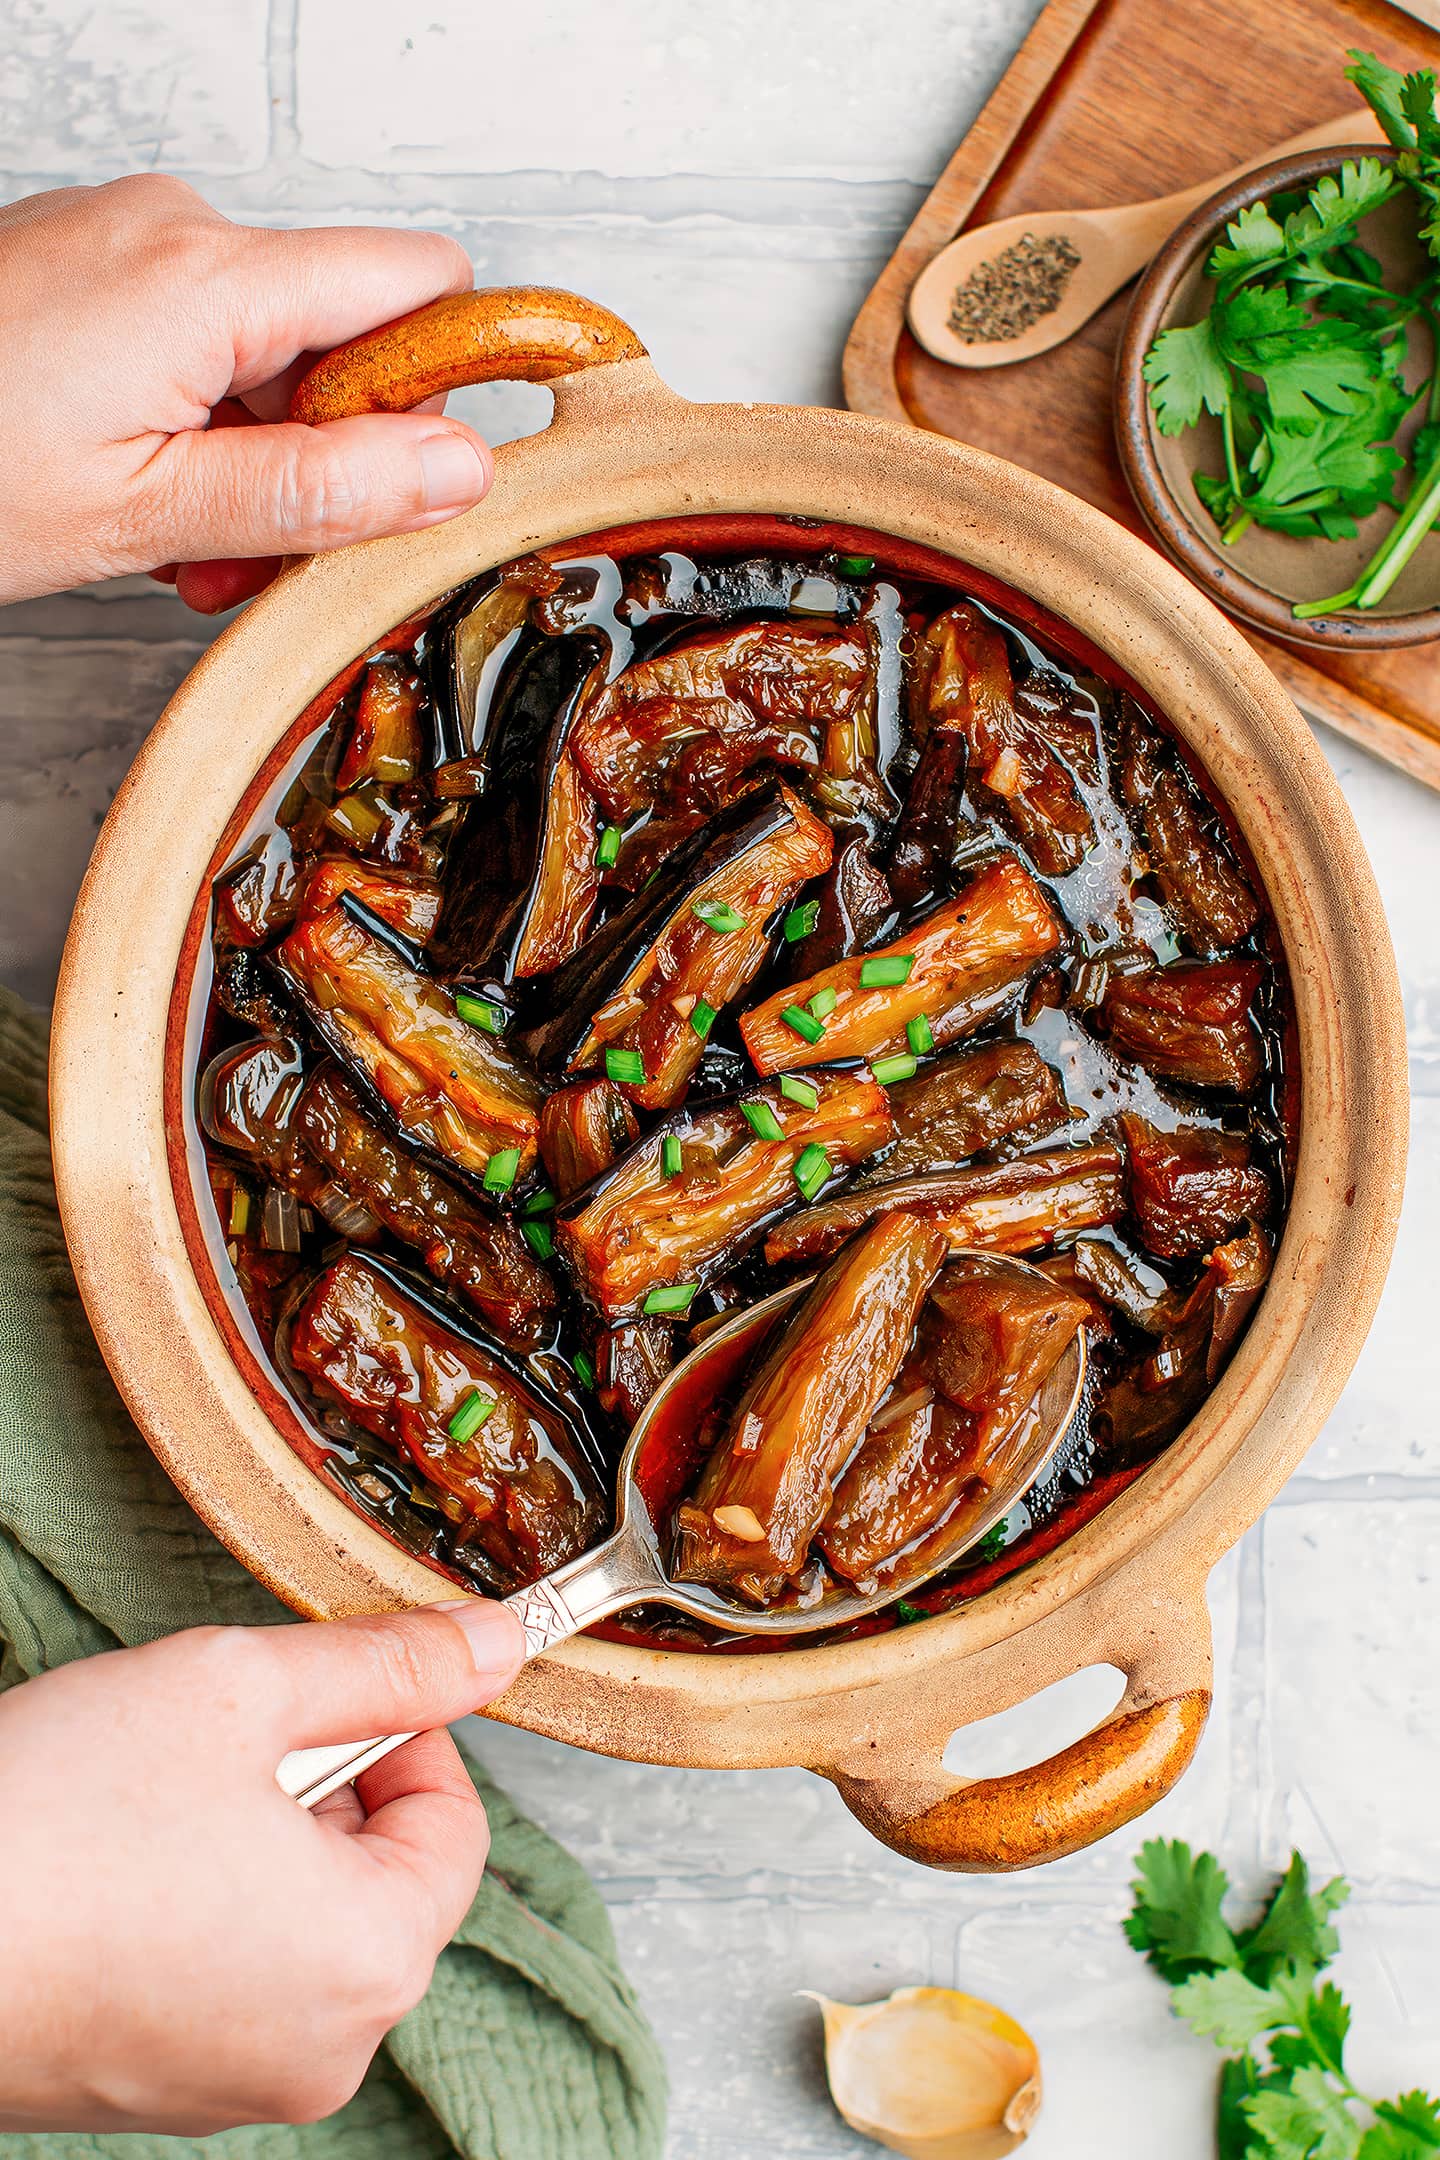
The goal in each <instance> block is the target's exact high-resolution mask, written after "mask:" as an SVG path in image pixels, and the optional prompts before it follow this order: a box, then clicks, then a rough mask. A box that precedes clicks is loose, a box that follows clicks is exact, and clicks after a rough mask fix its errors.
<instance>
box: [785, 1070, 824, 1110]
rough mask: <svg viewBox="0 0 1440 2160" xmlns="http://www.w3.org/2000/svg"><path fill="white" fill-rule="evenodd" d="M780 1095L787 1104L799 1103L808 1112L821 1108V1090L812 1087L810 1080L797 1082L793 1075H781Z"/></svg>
mask: <svg viewBox="0 0 1440 2160" xmlns="http://www.w3.org/2000/svg"><path fill="white" fill-rule="evenodd" d="M780 1093H781V1094H782V1095H783V1096H784V1097H785V1100H786V1102H798V1103H799V1104H800V1105H801V1106H802V1108H804V1109H806V1110H818V1109H819V1107H820V1090H819V1088H817V1087H812V1086H811V1084H810V1082H809V1081H808V1080H797V1079H796V1078H795V1076H794V1074H793V1073H782V1074H781V1075H780Z"/></svg>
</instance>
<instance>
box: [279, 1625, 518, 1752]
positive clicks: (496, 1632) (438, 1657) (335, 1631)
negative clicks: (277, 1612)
mask: <svg viewBox="0 0 1440 2160" xmlns="http://www.w3.org/2000/svg"><path fill="white" fill-rule="evenodd" d="M265 1638H266V1642H265V1647H266V1649H267V1650H268V1651H269V1652H270V1653H271V1654H272V1655H276V1656H278V1660H279V1672H278V1680H279V1686H278V1688H277V1689H276V1690H275V1694H274V1703H275V1713H276V1722H277V1724H278V1725H279V1726H280V1728H281V1737H282V1738H283V1741H284V1744H285V1745H286V1746H287V1747H315V1746H321V1745H324V1744H325V1743H326V1742H329V1741H334V1740H364V1739H368V1738H369V1736H370V1735H371V1734H372V1733H373V1734H376V1735H377V1736H378V1735H381V1734H384V1733H396V1732H428V1731H429V1730H430V1729H431V1728H432V1727H434V1726H437V1725H448V1724H450V1723H451V1721H452V1720H453V1719H455V1718H458V1717H465V1716H466V1715H467V1714H468V1713H469V1712H470V1711H472V1710H477V1709H479V1707H480V1705H481V1704H482V1703H488V1702H490V1701H491V1700H492V1699H493V1698H494V1697H495V1696H496V1695H499V1694H501V1693H502V1692H503V1691H504V1689H506V1688H507V1687H508V1686H509V1685H510V1682H511V1681H512V1680H513V1679H514V1677H515V1675H516V1673H517V1672H518V1671H519V1670H520V1666H521V1664H522V1662H523V1660H524V1657H525V1631H524V1629H523V1628H522V1627H521V1625H520V1622H519V1621H518V1620H517V1619H516V1617H515V1615H514V1613H513V1612H512V1611H511V1610H510V1608H509V1606H508V1605H501V1604H493V1603H490V1602H488V1601H487V1600H485V1599H483V1598H456V1599H454V1600H451V1601H448V1602H446V1603H445V1604H443V1605H428V1606H423V1607H420V1608H419V1609H418V1610H416V1611H414V1612H403V1613H361V1614H359V1615H357V1616H356V1617H355V1618H354V1619H350V1620H329V1621H320V1622H314V1621H312V1622H309V1623H308V1624H306V1625H304V1626H300V1627H280V1628H267V1629H266V1630H265Z"/></svg>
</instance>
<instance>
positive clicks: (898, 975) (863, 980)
mask: <svg viewBox="0 0 1440 2160" xmlns="http://www.w3.org/2000/svg"><path fill="white" fill-rule="evenodd" d="M914 965H915V955H914V953H893V954H891V955H889V956H888V957H882V958H880V959H877V960H862V961H861V963H860V987H861V989H862V990H893V989H894V987H895V985H896V984H897V983H903V982H908V981H909V979H910V970H911V968H913V967H914Z"/></svg>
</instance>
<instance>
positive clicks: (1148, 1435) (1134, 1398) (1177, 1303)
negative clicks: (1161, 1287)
mask: <svg viewBox="0 0 1440 2160" xmlns="http://www.w3.org/2000/svg"><path fill="white" fill-rule="evenodd" d="M1272 1258H1273V1255H1272V1252H1271V1247H1270V1241H1269V1239H1268V1238H1267V1237H1266V1235H1265V1233H1264V1232H1263V1231H1262V1230H1258V1229H1255V1228H1254V1227H1252V1228H1250V1229H1248V1230H1246V1231H1243V1232H1242V1233H1241V1235H1240V1236H1239V1237H1236V1238H1231V1239H1230V1240H1228V1242H1227V1243H1225V1244H1224V1245H1218V1246H1216V1248H1215V1250H1214V1251H1213V1252H1212V1253H1210V1254H1209V1255H1208V1256H1207V1258H1206V1261H1205V1266H1204V1269H1203V1270H1202V1272H1201V1275H1200V1278H1199V1281H1198V1282H1197V1283H1196V1284H1195V1286H1194V1288H1193V1289H1192V1290H1191V1291H1190V1292H1189V1293H1188V1294H1187V1295H1185V1296H1181V1295H1179V1294H1178V1293H1174V1294H1172V1296H1171V1298H1170V1299H1169V1301H1168V1304H1167V1308H1166V1310H1165V1311H1164V1313H1163V1315H1162V1316H1161V1319H1160V1325H1159V1329H1158V1340H1157V1341H1155V1342H1154V1343H1152V1344H1150V1345H1147V1347H1146V1348H1145V1349H1144V1350H1142V1351H1141V1352H1140V1353H1139V1354H1138V1355H1136V1356H1134V1357H1132V1358H1130V1359H1129V1360H1128V1361H1127V1362H1126V1363H1125V1364H1123V1365H1122V1366H1121V1367H1120V1369H1119V1370H1118V1371H1117V1372H1113V1373H1110V1374H1108V1375H1107V1376H1106V1377H1105V1378H1104V1379H1103V1380H1102V1382H1101V1385H1100V1388H1099V1391H1098V1392H1097V1394H1096V1397H1095V1401H1094V1404H1093V1405H1092V1408H1091V1412H1090V1430H1091V1432H1092V1434H1093V1435H1094V1436H1095V1438H1096V1440H1097V1441H1098V1442H1099V1443H1100V1445H1101V1446H1102V1447H1103V1448H1105V1450H1106V1451H1107V1453H1108V1455H1109V1457H1110V1459H1111V1460H1112V1461H1116V1462H1119V1463H1139V1462H1148V1461H1149V1459H1150V1458H1151V1457H1152V1456H1153V1455H1156V1454H1158V1453H1159V1451H1160V1449H1161V1448H1163V1447H1167V1446H1168V1445H1169V1443H1170V1442H1171V1441H1172V1440H1173V1439H1174V1438H1175V1437H1176V1435H1177V1434H1178V1433H1179V1432H1181V1431H1182V1430H1183V1429H1184V1427H1185V1426H1186V1425H1187V1424H1188V1423H1189V1421H1190V1419H1191V1418H1192V1417H1193V1416H1194V1414H1195V1412H1196V1411H1197V1410H1198V1409H1199V1407H1200V1405H1201V1403H1202V1402H1204V1400H1205V1398H1206V1396H1207V1395H1208V1394H1209V1392H1210V1390H1211V1388H1213V1387H1214V1385H1215V1382H1216V1381H1217V1380H1218V1379H1219V1377H1220V1375H1221V1373H1222V1372H1223V1371H1224V1370H1225V1367H1226V1365H1227V1364H1228V1363H1229V1361H1230V1356H1231V1353H1232V1351H1233V1350H1234V1348H1235V1345H1236V1343H1237V1342H1238V1341H1239V1340H1240V1337H1241V1335H1242V1334H1243V1333H1244V1331H1245V1327H1246V1324H1247V1322H1248V1321H1249V1319H1250V1316H1251V1314H1252V1312H1253V1311H1254V1309H1255V1306H1256V1305H1257V1304H1258V1302H1259V1299H1260V1295H1261V1292H1262V1291H1263V1290H1264V1288H1265V1284H1266V1282H1267V1281H1268V1279H1269V1275H1270V1267H1271V1262H1272Z"/></svg>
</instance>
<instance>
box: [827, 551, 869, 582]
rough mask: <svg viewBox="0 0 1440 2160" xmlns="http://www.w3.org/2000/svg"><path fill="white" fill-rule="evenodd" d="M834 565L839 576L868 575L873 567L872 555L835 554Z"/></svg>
mask: <svg viewBox="0 0 1440 2160" xmlns="http://www.w3.org/2000/svg"><path fill="white" fill-rule="evenodd" d="M835 567H836V569H837V570H838V571H839V572H840V575H841V577H869V575H870V572H871V571H872V570H873V569H874V567H875V558H874V556H873V555H837V557H836V558H835Z"/></svg>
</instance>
